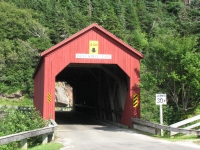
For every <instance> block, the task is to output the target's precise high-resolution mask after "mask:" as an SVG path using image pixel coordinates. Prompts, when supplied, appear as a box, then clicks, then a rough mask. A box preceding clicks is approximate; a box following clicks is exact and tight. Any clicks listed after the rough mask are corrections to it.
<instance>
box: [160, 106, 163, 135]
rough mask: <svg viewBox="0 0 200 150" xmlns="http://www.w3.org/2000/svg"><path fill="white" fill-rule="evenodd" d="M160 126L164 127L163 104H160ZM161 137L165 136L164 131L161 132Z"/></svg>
mask: <svg viewBox="0 0 200 150" xmlns="http://www.w3.org/2000/svg"><path fill="white" fill-rule="evenodd" d="M160 124H161V125H163V109H162V104H160ZM160 133H161V136H163V130H162V129H161V130H160Z"/></svg>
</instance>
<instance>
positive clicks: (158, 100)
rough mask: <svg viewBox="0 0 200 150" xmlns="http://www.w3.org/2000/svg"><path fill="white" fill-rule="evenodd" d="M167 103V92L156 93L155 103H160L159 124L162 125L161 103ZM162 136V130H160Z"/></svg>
mask: <svg viewBox="0 0 200 150" xmlns="http://www.w3.org/2000/svg"><path fill="white" fill-rule="evenodd" d="M166 104H167V94H156V105H160V124H161V125H163V108H162V105H166ZM161 136H163V130H161Z"/></svg>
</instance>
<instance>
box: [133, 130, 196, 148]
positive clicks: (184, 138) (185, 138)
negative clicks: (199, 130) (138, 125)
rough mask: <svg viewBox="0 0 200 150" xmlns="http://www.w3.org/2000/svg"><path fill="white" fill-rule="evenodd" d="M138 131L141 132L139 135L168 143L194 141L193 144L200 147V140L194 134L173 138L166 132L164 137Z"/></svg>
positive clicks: (178, 135) (179, 135)
mask: <svg viewBox="0 0 200 150" xmlns="http://www.w3.org/2000/svg"><path fill="white" fill-rule="evenodd" d="M136 131H137V132H139V133H142V134H145V135H148V136H151V137H154V138H159V139H162V140H167V141H171V142H178V141H192V142H193V143H196V144H198V145H200V138H199V137H197V135H194V134H191V135H184V134H177V135H175V136H173V137H170V136H169V133H167V132H165V135H164V136H160V135H154V134H151V133H147V132H143V131H139V130H136Z"/></svg>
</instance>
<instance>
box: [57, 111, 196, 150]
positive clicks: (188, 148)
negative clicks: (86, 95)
mask: <svg viewBox="0 0 200 150" xmlns="http://www.w3.org/2000/svg"><path fill="white" fill-rule="evenodd" d="M56 115H57V116H56V118H57V120H56V121H57V123H58V124H59V127H58V129H57V131H56V136H57V138H56V141H57V142H60V143H62V144H63V145H64V148H62V149H61V150H128V149H129V150H197V149H200V146H198V145H196V144H193V143H188V142H169V141H165V140H159V139H156V138H152V137H149V136H146V135H142V134H140V133H137V132H136V131H133V130H130V129H122V128H119V127H116V126H112V125H108V124H107V125H105V124H100V123H99V122H95V121H93V120H90V119H88V118H85V117H84V116H79V115H74V114H72V113H70V114H63V113H57V114H56Z"/></svg>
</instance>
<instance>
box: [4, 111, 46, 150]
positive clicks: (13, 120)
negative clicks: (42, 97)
mask: <svg viewBox="0 0 200 150" xmlns="http://www.w3.org/2000/svg"><path fill="white" fill-rule="evenodd" d="M2 111H4V113H5V114H4V115H5V117H4V119H3V120H2V121H1V122H0V136H5V135H9V134H14V133H19V132H24V131H29V130H34V129H38V128H42V127H44V126H45V121H44V119H43V118H42V117H41V115H40V113H39V112H38V111H36V109H35V108H31V109H30V110H29V111H25V110H15V109H8V108H2ZM40 140H41V138H40V137H33V138H30V139H29V140H28V145H29V147H32V146H35V145H38V143H40ZM17 148H19V142H12V143H9V144H7V145H2V146H0V149H1V150H16V149H17Z"/></svg>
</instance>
